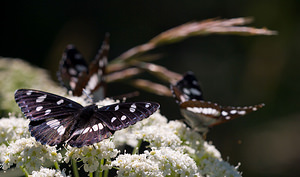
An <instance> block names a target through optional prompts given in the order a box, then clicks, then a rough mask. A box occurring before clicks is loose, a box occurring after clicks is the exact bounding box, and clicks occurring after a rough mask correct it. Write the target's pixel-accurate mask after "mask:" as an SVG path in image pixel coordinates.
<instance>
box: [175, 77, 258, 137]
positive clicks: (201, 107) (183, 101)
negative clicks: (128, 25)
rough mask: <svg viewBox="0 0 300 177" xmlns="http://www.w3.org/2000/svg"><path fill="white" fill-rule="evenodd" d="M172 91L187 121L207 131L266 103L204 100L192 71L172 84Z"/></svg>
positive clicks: (192, 125) (195, 127)
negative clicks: (225, 103) (226, 103)
mask: <svg viewBox="0 0 300 177" xmlns="http://www.w3.org/2000/svg"><path fill="white" fill-rule="evenodd" d="M171 91H172V93H173V96H174V97H175V99H176V102H177V103H178V104H179V106H180V111H181V114H182V115H183V116H184V118H185V121H186V123H187V124H188V125H189V126H190V127H192V128H193V129H195V130H196V131H199V132H207V131H208V128H209V127H213V126H215V125H218V124H221V123H224V122H227V121H230V120H233V119H235V118H238V117H241V116H244V115H246V114H248V113H250V112H253V111H257V110H258V109H260V108H262V107H263V106H264V104H258V105H254V106H245V107H233V106H221V105H219V104H217V103H212V102H210V101H204V100H203V92H202V90H201V88H200V86H199V83H198V81H197V79H196V77H195V76H194V74H193V73H192V72H191V71H189V72H187V73H186V74H185V75H184V76H183V78H182V79H181V80H179V81H178V82H177V83H176V84H174V85H171Z"/></svg>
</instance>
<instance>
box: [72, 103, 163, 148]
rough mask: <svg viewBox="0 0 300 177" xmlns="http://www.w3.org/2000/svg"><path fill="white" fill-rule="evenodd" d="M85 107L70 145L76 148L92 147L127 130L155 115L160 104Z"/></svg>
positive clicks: (120, 104)
mask: <svg viewBox="0 0 300 177" xmlns="http://www.w3.org/2000/svg"><path fill="white" fill-rule="evenodd" d="M93 106H95V105H91V106H89V107H85V112H86V113H84V114H82V115H84V117H85V118H84V119H83V118H80V119H78V122H77V126H76V128H75V130H74V131H73V133H72V134H71V137H70V139H69V140H68V144H70V145H71V146H75V147H81V146H84V145H91V144H94V143H97V142H100V141H102V140H103V139H106V138H108V137H110V136H111V135H112V134H113V133H114V132H115V131H116V130H120V129H123V128H126V127H128V126H130V125H133V124H135V123H136V122H137V121H140V120H143V119H145V118H147V117H149V116H150V115H151V114H153V113H154V112H155V111H156V110H157V109H158V108H159V104H158V103H153V102H136V103H119V104H113V105H109V106H104V107H101V108H99V109H98V108H93Z"/></svg>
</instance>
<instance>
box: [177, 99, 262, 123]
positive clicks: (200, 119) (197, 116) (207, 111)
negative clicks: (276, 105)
mask: <svg viewBox="0 0 300 177" xmlns="http://www.w3.org/2000/svg"><path fill="white" fill-rule="evenodd" d="M263 106H264V104H259V105H254V106H245V107H232V106H226V107H224V106H220V105H218V104H216V103H211V102H207V101H202V100H200V101H197V100H190V101H186V102H183V103H181V104H180V108H181V112H182V114H183V115H184V117H185V118H186V119H187V121H188V124H190V126H191V127H193V128H196V127H212V126H215V125H218V124H221V123H224V122H227V121H230V120H233V119H235V118H238V117H241V116H243V115H246V114H248V113H250V112H253V111H256V110H258V109H259V108H262V107H263Z"/></svg>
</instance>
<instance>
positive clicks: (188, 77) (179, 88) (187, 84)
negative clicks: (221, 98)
mask: <svg viewBox="0 0 300 177" xmlns="http://www.w3.org/2000/svg"><path fill="white" fill-rule="evenodd" d="M171 90H172V92H173V96H174V97H175V99H176V101H177V102H178V103H182V102H185V101H188V100H203V92H202V90H201V88H200V86H199V84H198V81H197V79H196V77H195V76H194V74H193V73H192V72H191V71H189V72H187V73H186V74H185V75H184V76H183V78H182V79H181V80H180V81H178V82H177V83H176V84H175V85H172V86H171Z"/></svg>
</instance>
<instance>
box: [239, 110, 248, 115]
mask: <svg viewBox="0 0 300 177" xmlns="http://www.w3.org/2000/svg"><path fill="white" fill-rule="evenodd" d="M238 114H239V115H245V114H246V111H244V110H242V111H238Z"/></svg>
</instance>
